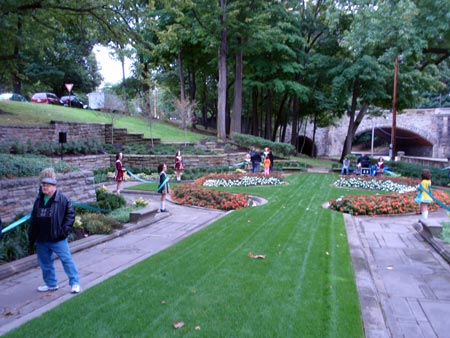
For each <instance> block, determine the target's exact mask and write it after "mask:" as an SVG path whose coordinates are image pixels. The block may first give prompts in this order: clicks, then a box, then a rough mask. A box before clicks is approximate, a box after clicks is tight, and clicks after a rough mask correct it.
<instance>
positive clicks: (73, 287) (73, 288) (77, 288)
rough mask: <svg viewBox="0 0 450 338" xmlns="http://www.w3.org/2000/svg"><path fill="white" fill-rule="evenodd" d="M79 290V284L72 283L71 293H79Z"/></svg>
mask: <svg viewBox="0 0 450 338" xmlns="http://www.w3.org/2000/svg"><path fill="white" fill-rule="evenodd" d="M80 291H81V286H79V285H78V284H75V285H72V290H71V291H70V292H71V293H80Z"/></svg>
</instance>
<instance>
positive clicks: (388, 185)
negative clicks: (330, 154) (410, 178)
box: [334, 177, 417, 193]
mask: <svg viewBox="0 0 450 338" xmlns="http://www.w3.org/2000/svg"><path fill="white" fill-rule="evenodd" d="M334 185H335V186H336V187H340V188H356V189H369V190H380V191H388V192H398V193H405V192H411V191H416V190H417V188H416V187H415V186H410V185H405V184H400V183H394V182H392V181H391V180H383V181H381V180H375V179H371V180H367V179H361V178H360V177H350V178H345V177H341V178H339V179H338V180H337V181H336V182H334Z"/></svg>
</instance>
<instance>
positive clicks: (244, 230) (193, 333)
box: [6, 173, 364, 338]
mask: <svg viewBox="0 0 450 338" xmlns="http://www.w3.org/2000/svg"><path fill="white" fill-rule="evenodd" d="M334 180H335V176H333V175H322V174H309V173H308V174H306V173H305V174H293V175H291V176H289V177H288V178H286V181H287V183H288V184H286V185H276V186H265V187H261V186H255V187H236V188H231V189H230V191H231V192H236V193H245V194H250V195H259V196H261V197H263V198H265V199H267V200H268V203H266V204H264V205H261V206H257V207H253V208H242V209H240V210H237V211H234V212H232V213H230V214H228V215H227V216H225V217H223V218H221V219H220V220H218V221H216V222H214V223H213V224H211V225H209V226H208V227H207V228H204V229H203V230H201V231H199V232H197V233H195V234H193V235H192V236H190V237H188V238H186V239H184V240H183V241H181V242H179V243H178V244H176V245H174V246H172V247H170V248H168V249H166V250H164V251H162V252H160V253H158V254H156V255H154V256H151V257H149V258H148V259H146V260H145V261H142V262H140V263H138V264H136V265H134V266H133V267H131V268H129V269H127V270H126V271H123V272H121V273H120V274H118V275H115V276H113V277H111V278H109V279H108V280H106V281H104V282H103V283H101V284H98V285H96V286H93V287H91V288H89V289H86V290H85V291H83V292H82V293H80V294H79V295H77V296H75V297H72V298H71V299H69V300H68V301H66V302H64V303H63V304H61V305H60V306H58V307H57V308H55V309H53V310H51V311H49V312H47V313H45V314H43V315H42V316H40V317H39V318H36V319H34V320H32V321H30V322H27V323H26V324H24V325H23V326H22V327H20V328H18V329H17V330H15V331H13V332H11V333H9V334H7V335H6V337H33V336H36V334H38V336H40V337H292V338H294V337H295V338H297V337H303V338H308V337H314V338H316V337H337V338H339V337H342V338H352V337H363V336H364V332H363V329H362V320H361V315H360V309H359V301H358V295H357V292H356V286H355V282H354V275H353V269H352V266H351V260H350V254H349V249H348V244H347V237H346V232H345V226H344V221H343V217H342V215H341V214H340V213H336V212H333V211H331V210H329V209H324V208H323V207H322V203H323V202H324V201H327V200H330V199H333V198H337V197H338V196H339V195H340V194H341V193H342V189H338V188H336V187H333V186H331V184H332V183H333V181H334ZM167 220H168V221H169V220H170V218H168V219H167ZM250 252H251V253H253V254H254V256H257V255H265V258H264V259H254V258H251V257H249V256H251V255H249V253H250ZM81 282H82V283H83V281H81ZM174 321H183V322H184V323H185V325H184V327H182V328H180V329H174V327H173V323H174Z"/></svg>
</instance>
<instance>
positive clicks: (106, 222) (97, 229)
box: [81, 213, 122, 235]
mask: <svg viewBox="0 0 450 338" xmlns="http://www.w3.org/2000/svg"><path fill="white" fill-rule="evenodd" d="M81 222H82V226H83V228H84V229H85V230H86V232H87V233H88V234H89V235H95V234H110V233H112V232H113V230H114V229H120V228H121V227H122V223H120V222H119V221H117V220H115V219H114V218H112V217H111V216H108V215H104V214H95V213H89V214H84V215H82V216H81Z"/></svg>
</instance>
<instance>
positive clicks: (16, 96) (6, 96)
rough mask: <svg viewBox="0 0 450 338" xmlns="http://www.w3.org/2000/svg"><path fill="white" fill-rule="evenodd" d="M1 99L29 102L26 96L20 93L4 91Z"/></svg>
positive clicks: (0, 95)
mask: <svg viewBox="0 0 450 338" xmlns="http://www.w3.org/2000/svg"><path fill="white" fill-rule="evenodd" d="M0 101H19V102H27V99H26V98H24V97H23V96H22V95H20V94H16V93H3V94H0Z"/></svg>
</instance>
